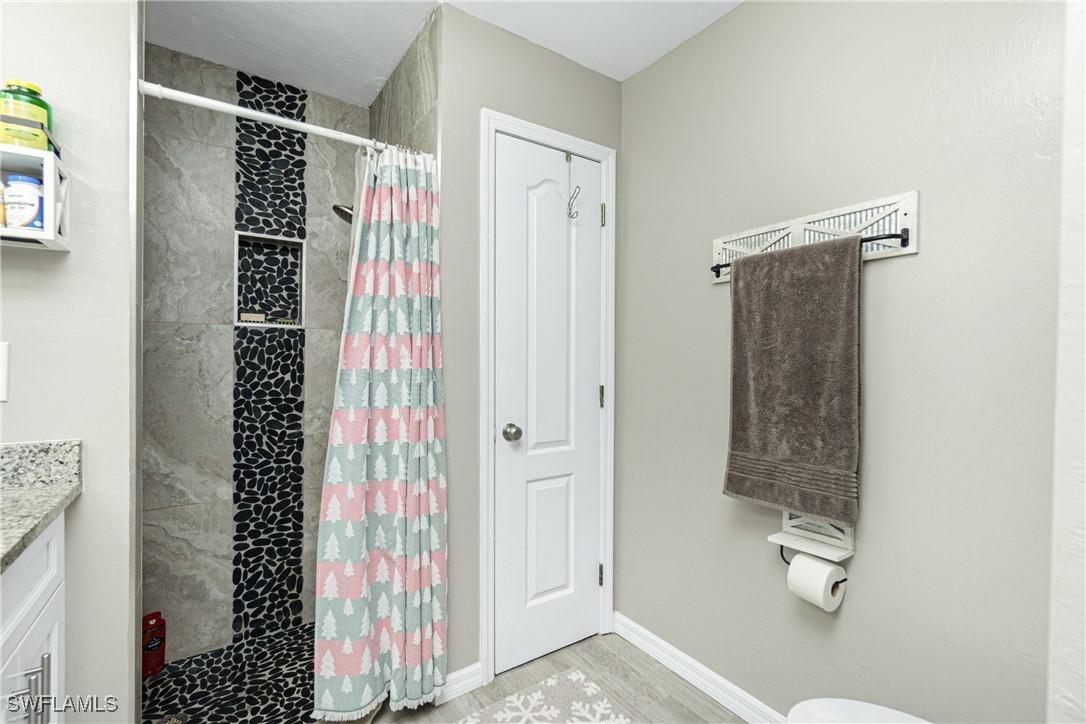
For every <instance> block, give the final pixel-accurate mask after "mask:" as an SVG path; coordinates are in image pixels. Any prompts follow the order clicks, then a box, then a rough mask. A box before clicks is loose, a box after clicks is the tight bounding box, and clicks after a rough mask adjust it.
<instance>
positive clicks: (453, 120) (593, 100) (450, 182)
mask: <svg viewBox="0 0 1086 724" xmlns="http://www.w3.org/2000/svg"><path fill="white" fill-rule="evenodd" d="M443 13H444V18H443V19H442V21H441V22H442V27H443V30H442V40H441V60H440V64H439V65H440V68H441V73H440V75H439V79H438V81H439V84H440V86H439V93H438V97H439V98H440V118H441V123H440V128H441V135H440V148H441V178H442V185H441V246H442V254H441V263H442V270H441V292H442V300H441V303H442V312H443V314H442V322H443V324H444V330H443V332H444V336H443V341H444V347H443V351H444V362H445V389H446V390H447V398H446V402H445V415H446V421H447V422H446V428H447V435H448V465H449V476H448V477H449V541H448V543H449V579H450V582H449V623H450V626H451V628H450V633H449V670H450V671H453V670H456V669H459V668H462V667H464V666H467V665H469V664H471V663H474V662H475V661H478V658H479V655H478V648H479V645H478V644H479V625H478V624H479V243H480V241H479V111H480V109H482V108H491V109H493V110H496V111H501V112H503V113H509V114H511V115H514V116H517V117H519V118H524V119H527V120H529V121H534V122H535V123H541V124H543V125H545V126H549V127H550V128H554V129H557V130H559V131H565V132H566V133H571V134H573V135H575V136H580V137H581V138H586V139H588V140H590V141H595V142H596V143H601V144H603V145H605V146H610V147H612V148H618V145H619V141H620V130H621V127H620V123H619V113H620V103H621V100H620V92H619V84H618V83H617V82H616V81H613V80H611V79H610V78H607V77H605V76H603V75H600V74H598V73H595V72H593V71H590V70H588V69H587V68H584V67H583V66H580V65H577V64H576V63H574V62H573V61H571V60H567V59H566V58H563V57H561V56H559V55H557V54H555V53H552V52H550V51H549V50H545V49H543V48H541V47H539V46H537V45H533V44H532V43H529V42H528V41H527V40H524V39H523V38H519V37H517V36H515V35H513V34H511V33H507V32H505V31H504V30H500V29H498V28H496V27H494V26H493V25H489V24H487V23H485V22H483V21H481V20H478V19H476V18H474V17H472V16H470V15H468V14H467V13H464V12H463V11H461V10H458V9H456V8H455V7H452V6H450V5H445V6H444V8H443ZM559 101H561V102H559Z"/></svg>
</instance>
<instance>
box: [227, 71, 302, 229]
mask: <svg viewBox="0 0 1086 724" xmlns="http://www.w3.org/2000/svg"><path fill="white" fill-rule="evenodd" d="M237 89H238V105H240V106H241V107H243V108H252V109H254V110H258V111H263V112H265V113H273V114H275V115H277V116H282V117H284V118H290V119H292V120H296V121H304V120H305V106H306V101H307V97H308V94H307V93H306V92H305V91H304V90H302V89H301V88H295V87H294V86H291V85H287V84H285V83H277V82H275V81H271V80H266V79H264V78H261V77H259V76H255V75H249V74H247V73H242V72H241V71H238V77H237ZM305 142H306V134H304V133H301V132H300V131H292V130H290V129H288V128H280V127H279V126H273V125H271V124H268V123H261V122H259V121H251V120H248V119H246V118H238V119H237V134H236V139H235V144H234V149H235V156H236V158H237V171H236V176H235V180H236V184H237V189H236V194H235V195H236V198H237V206H236V208H235V211H234V228H235V229H236V230H238V231H249V232H252V233H255V234H267V235H269V236H285V237H288V238H291V239H304V238H305V209H306V197H305Z"/></svg>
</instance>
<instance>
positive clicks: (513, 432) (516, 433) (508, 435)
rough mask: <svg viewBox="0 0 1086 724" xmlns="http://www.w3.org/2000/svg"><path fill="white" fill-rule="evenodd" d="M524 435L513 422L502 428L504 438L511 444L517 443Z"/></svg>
mask: <svg viewBox="0 0 1086 724" xmlns="http://www.w3.org/2000/svg"><path fill="white" fill-rule="evenodd" d="M523 434H524V430H521V429H520V428H519V427H517V426H516V425H514V424H513V423H511V422H509V423H506V425H505V427H503V428H502V437H504V438H505V439H506V440H507V441H509V442H516V441H517V440H519V439H520V438H521V435H523Z"/></svg>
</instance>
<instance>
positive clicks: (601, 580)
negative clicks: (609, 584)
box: [600, 563, 603, 586]
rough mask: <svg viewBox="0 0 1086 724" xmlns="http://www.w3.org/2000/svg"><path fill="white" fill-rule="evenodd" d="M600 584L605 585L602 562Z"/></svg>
mask: <svg viewBox="0 0 1086 724" xmlns="http://www.w3.org/2000/svg"><path fill="white" fill-rule="evenodd" d="M600 585H601V586H602V585H603V564H602V563H601V564H600Z"/></svg>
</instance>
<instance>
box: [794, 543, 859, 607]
mask: <svg viewBox="0 0 1086 724" xmlns="http://www.w3.org/2000/svg"><path fill="white" fill-rule="evenodd" d="M846 575H847V574H846V573H845V569H844V568H842V567H841V566H838V565H835V564H833V563H830V562H829V561H824V560H822V559H821V558H815V557H814V556H809V555H806V554H805V553H797V554H796V555H795V556H793V557H792V564H791V565H790V566H788V590H789V591H791V592H792V593H794V594H796V595H797V596H799V597H800V598H802V599H803V600H804V601H808V602H809V603H813V604H814V605H816V606H818V607H819V608H821V609H822V610H823V611H836V610H837V607H838V606H840V605H841V599H842V598H844V597H845V584H843V583H838V581H840V580H842V579H843V578H845V576H846Z"/></svg>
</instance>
